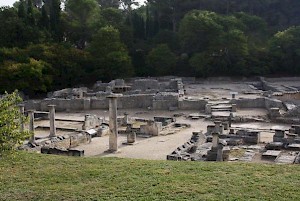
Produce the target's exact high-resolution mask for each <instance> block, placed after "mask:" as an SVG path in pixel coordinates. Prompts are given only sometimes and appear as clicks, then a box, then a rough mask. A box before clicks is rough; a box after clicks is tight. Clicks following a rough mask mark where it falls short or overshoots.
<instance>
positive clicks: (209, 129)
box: [206, 125, 215, 135]
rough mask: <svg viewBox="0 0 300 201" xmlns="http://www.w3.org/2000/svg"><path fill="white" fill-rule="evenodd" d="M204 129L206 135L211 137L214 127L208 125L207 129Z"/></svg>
mask: <svg viewBox="0 0 300 201" xmlns="http://www.w3.org/2000/svg"><path fill="white" fill-rule="evenodd" d="M206 129H207V132H206V133H207V135H211V134H212V133H213V132H214V131H215V125H208V126H207V127H206Z"/></svg>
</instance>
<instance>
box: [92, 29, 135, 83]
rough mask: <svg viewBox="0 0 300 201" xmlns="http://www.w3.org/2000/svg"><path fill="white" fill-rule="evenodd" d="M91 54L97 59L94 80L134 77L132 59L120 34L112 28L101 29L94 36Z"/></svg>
mask: <svg viewBox="0 0 300 201" xmlns="http://www.w3.org/2000/svg"><path fill="white" fill-rule="evenodd" d="M88 50H89V52H90V53H91V55H92V56H93V57H94V58H96V59H95V60H94V61H95V63H94V73H93V76H94V77H93V78H94V79H93V80H100V79H104V80H106V81H109V80H111V79H115V78H118V77H119V78H125V77H130V76H132V75H133V67H132V64H131V58H130V57H129V55H128V52H127V50H126V47H125V45H124V44H123V43H122V42H121V39H120V33H119V31H118V30H117V29H115V28H114V27H112V26H106V27H103V28H101V29H100V30H99V31H98V32H97V34H95V35H94V36H93V39H92V42H91V44H90V47H89V49H88Z"/></svg>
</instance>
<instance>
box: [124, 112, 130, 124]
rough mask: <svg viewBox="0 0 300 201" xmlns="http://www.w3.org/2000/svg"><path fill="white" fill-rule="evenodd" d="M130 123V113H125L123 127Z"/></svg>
mask: <svg viewBox="0 0 300 201" xmlns="http://www.w3.org/2000/svg"><path fill="white" fill-rule="evenodd" d="M128 123H129V117H128V113H127V112H125V113H124V119H123V125H127V124H128Z"/></svg>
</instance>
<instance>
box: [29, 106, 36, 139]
mask: <svg viewBox="0 0 300 201" xmlns="http://www.w3.org/2000/svg"><path fill="white" fill-rule="evenodd" d="M28 116H29V132H31V137H30V138H29V142H30V143H34V141H35V138H34V111H33V110H29V111H28Z"/></svg>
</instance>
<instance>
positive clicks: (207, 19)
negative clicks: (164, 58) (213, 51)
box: [179, 10, 223, 54]
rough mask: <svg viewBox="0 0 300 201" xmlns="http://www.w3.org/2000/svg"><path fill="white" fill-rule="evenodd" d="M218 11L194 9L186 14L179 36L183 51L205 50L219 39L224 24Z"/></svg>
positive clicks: (189, 52)
mask: <svg viewBox="0 0 300 201" xmlns="http://www.w3.org/2000/svg"><path fill="white" fill-rule="evenodd" d="M217 18H218V16H217V14H216V13H213V12H208V11H200V10H194V11H191V12H190V13H188V14H186V15H185V16H184V18H183V19H182V21H181V23H180V27H179V37H180V40H181V45H182V49H183V51H185V52H186V53H188V54H191V53H194V52H201V51H204V50H205V49H206V48H207V47H208V46H210V45H211V43H214V42H215V40H218V37H219V36H220V34H221V32H222V31H223V26H221V25H220V24H219V23H218V22H217V20H216V19H217Z"/></svg>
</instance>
